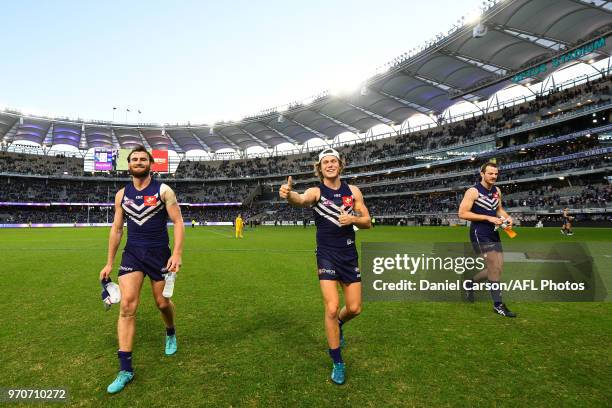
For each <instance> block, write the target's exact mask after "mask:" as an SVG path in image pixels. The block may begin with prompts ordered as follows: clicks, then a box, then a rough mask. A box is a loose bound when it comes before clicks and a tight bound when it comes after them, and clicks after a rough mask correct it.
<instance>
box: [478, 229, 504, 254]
mask: <svg viewBox="0 0 612 408" xmlns="http://www.w3.org/2000/svg"><path fill="white" fill-rule="evenodd" d="M470 241H471V242H472V248H474V252H476V253H477V254H484V253H486V252H491V251H496V252H503V250H502V245H501V239H500V238H499V231H479V230H477V229H475V228H471V229H470Z"/></svg>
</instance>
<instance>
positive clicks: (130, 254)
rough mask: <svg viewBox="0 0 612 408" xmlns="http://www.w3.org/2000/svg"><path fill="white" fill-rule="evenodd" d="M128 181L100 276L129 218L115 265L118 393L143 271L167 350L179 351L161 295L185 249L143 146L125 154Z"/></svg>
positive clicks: (128, 375) (167, 191)
mask: <svg viewBox="0 0 612 408" xmlns="http://www.w3.org/2000/svg"><path fill="white" fill-rule="evenodd" d="M128 163H129V171H130V174H131V175H132V182H131V183H129V184H128V185H126V186H125V187H124V188H122V189H121V190H119V192H117V195H116V196H115V219H114V221H113V225H112V227H111V231H110V236H109V240H108V258H107V261H106V265H105V266H104V268H102V271H100V279H105V278H108V277H109V276H110V274H111V271H112V268H113V262H114V260H115V255H116V254H117V249H118V247H119V244H120V242H121V236H122V235H123V221H124V218H127V227H128V228H127V229H128V237H127V243H126V245H125V248H124V250H123V255H122V257H121V266H120V267H119V287H120V289H121V305H120V312H119V322H118V323H117V334H118V338H119V351H118V357H119V363H120V367H121V368H120V371H119V374H118V375H117V378H116V379H115V381H113V382H112V383H111V384H110V385H109V386H108V389H107V390H108V392H109V393H111V394H114V393H117V392H119V391H121V390H122V389H123V388H124V387H125V386H126V385H127V383H129V382H130V381H131V380H132V378H134V370H133V369H132V346H133V343H134V332H135V330H136V309H137V307H138V302H139V299H140V289H141V288H142V283H143V281H144V277H145V275H148V276H149V278H150V280H151V287H152V289H153V297H154V298H155V302H156V303H157V307H158V309H159V310H160V311H161V315H162V319H163V321H164V323H165V325H166V354H167V355H171V354H174V353H175V352H176V350H177V344H176V334H175V330H174V304H173V303H172V301H171V300H170V299H166V298H165V297H163V296H162V291H163V289H164V277H163V275H162V273H164V272H165V271H171V272H178V271H179V268H180V266H181V255H182V252H183V236H184V234H185V226H184V224H183V218H182V216H181V210H180V208H179V205H178V203H177V201H176V196H175V194H174V191H172V189H171V188H170V187H168V186H167V185H166V184H163V183H161V182H159V181H157V180H154V179H152V177H151V164H152V163H153V157H152V156H151V154H150V153H149V152H148V151H147V150H146V149H145V148H144V147H142V146H139V147H136V148H135V149H133V150H132V152H131V153H130V154H129V156H128ZM168 218H170V219H171V220H172V222H173V223H174V251H172V253H171V252H170V248H169V247H168V244H169V240H168V229H167V226H166V225H167V221H168Z"/></svg>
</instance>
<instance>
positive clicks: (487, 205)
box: [474, 193, 499, 211]
mask: <svg viewBox="0 0 612 408" xmlns="http://www.w3.org/2000/svg"><path fill="white" fill-rule="evenodd" d="M474 204H476V205H478V206H479V207H482V208H484V209H485V210H489V211H493V210H496V209H497V207H498V206H499V199H497V198H489V197H487V196H486V195H484V194H482V193H478V199H477V200H476V201H474Z"/></svg>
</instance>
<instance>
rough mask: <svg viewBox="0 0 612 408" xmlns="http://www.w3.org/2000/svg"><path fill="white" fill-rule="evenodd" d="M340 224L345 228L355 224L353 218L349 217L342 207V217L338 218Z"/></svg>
mask: <svg viewBox="0 0 612 408" xmlns="http://www.w3.org/2000/svg"><path fill="white" fill-rule="evenodd" d="M338 222H339V223H340V225H342V226H343V227H345V226H347V225H351V224H352V223H353V216H352V215H348V214H347V213H346V210H345V209H344V207H341V208H340V216H339V217H338Z"/></svg>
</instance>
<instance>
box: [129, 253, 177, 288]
mask: <svg viewBox="0 0 612 408" xmlns="http://www.w3.org/2000/svg"><path fill="white" fill-rule="evenodd" d="M170 255H171V253H170V248H168V247H157V248H150V247H135V246H132V247H125V249H124V250H123V255H122V256H121V266H120V267H119V276H121V275H125V274H127V273H130V272H135V271H141V272H144V274H145V275H147V276H148V277H149V278H151V279H152V280H154V281H161V280H164V277H163V273H165V268H166V265H167V264H168V259H170ZM162 269H163V271H162Z"/></svg>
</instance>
